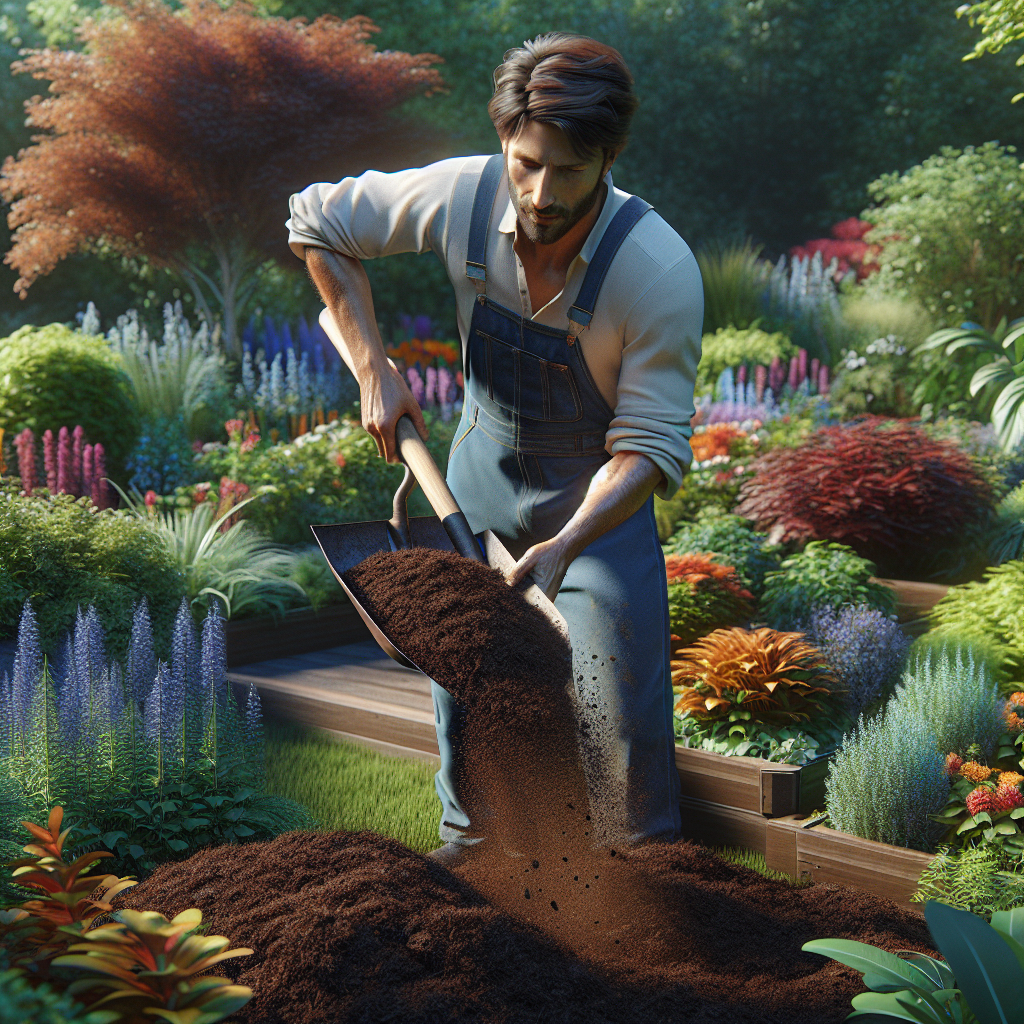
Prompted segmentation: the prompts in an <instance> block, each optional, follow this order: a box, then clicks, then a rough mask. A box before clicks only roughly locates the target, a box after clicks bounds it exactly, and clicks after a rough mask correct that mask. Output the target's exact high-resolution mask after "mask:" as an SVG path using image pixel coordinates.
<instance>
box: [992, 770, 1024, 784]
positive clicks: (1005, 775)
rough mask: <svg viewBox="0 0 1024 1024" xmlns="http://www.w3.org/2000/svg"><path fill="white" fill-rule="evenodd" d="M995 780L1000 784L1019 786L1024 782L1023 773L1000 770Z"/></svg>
mask: <svg viewBox="0 0 1024 1024" xmlns="http://www.w3.org/2000/svg"><path fill="white" fill-rule="evenodd" d="M996 781H997V782H998V783H999V785H1000V786H1019V785H1020V784H1021V783H1022V782H1024V775H1021V774H1019V773H1018V772H1000V773H999V778H998V779H997V780H996Z"/></svg>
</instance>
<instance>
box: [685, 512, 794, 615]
mask: <svg viewBox="0 0 1024 1024" xmlns="http://www.w3.org/2000/svg"><path fill="white" fill-rule="evenodd" d="M766 540H767V538H766V537H765V535H764V534H762V533H755V532H754V529H753V527H752V526H751V525H750V521H749V520H747V519H744V518H743V517H742V516H734V515H729V514H728V513H726V512H724V511H723V510H722V509H721V508H719V507H717V506H711V507H708V508H702V509H700V510H699V511H698V512H697V515H696V518H695V520H694V521H693V522H689V523H686V522H684V523H682V524H681V525H680V526H679V528H678V529H677V530H676V531H675V533H673V534H672V536H671V537H669V539H668V540H667V541H666V543H665V553H666V554H686V553H687V552H696V551H706V552H710V553H711V554H713V555H715V556H716V557H717V559H718V560H719V561H720V562H722V563H723V564H726V565H731V566H733V568H735V570H736V573H737V575H738V576H739V577H740V579H742V580H743V582H744V585H745V586H746V587H747V588H748V589H749V590H750V591H751V592H752V593H753V595H754V597H759V596H760V594H761V592H762V590H763V589H764V577H765V574H766V573H769V572H772V571H773V570H775V569H778V567H779V553H778V548H775V547H772V546H771V545H769V544H767V543H766Z"/></svg>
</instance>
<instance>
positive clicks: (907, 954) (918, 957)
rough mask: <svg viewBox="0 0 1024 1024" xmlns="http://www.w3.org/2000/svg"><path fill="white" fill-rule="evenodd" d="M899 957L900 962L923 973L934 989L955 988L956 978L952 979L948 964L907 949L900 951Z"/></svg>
mask: <svg viewBox="0 0 1024 1024" xmlns="http://www.w3.org/2000/svg"><path fill="white" fill-rule="evenodd" d="M899 955H900V959H901V960H903V961H905V962H906V963H909V964H913V965H914V966H915V967H917V968H919V969H920V970H922V971H924V973H925V974H927V975H928V979H929V980H930V981H931V982H932V983H933V984H934V985H935V987H936V989H951V988H956V978H954V977H953V972H952V971H951V970H950V969H949V964H947V963H946V962H945V961H944V960H936V959H935V958H934V957H931V956H926V955H925V954H924V953H915V952H914V951H913V950H909V949H901V950H900V951H899Z"/></svg>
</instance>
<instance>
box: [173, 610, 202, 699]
mask: <svg viewBox="0 0 1024 1024" xmlns="http://www.w3.org/2000/svg"><path fill="white" fill-rule="evenodd" d="M171 675H173V676H174V679H175V681H176V683H177V685H178V686H179V687H180V689H181V693H182V695H183V696H184V694H185V693H196V692H197V688H198V686H199V642H198V640H197V639H196V627H195V623H194V622H193V621H192V613H191V611H189V606H188V599H187V598H184V597H183V598H182V599H181V604H180V605H178V613H177V615H175V617H174V631H173V632H172V633H171Z"/></svg>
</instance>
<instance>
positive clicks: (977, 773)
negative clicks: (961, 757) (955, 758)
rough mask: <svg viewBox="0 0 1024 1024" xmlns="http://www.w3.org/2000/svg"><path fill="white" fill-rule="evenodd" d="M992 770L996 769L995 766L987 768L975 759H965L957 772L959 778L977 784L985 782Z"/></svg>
mask: <svg viewBox="0 0 1024 1024" xmlns="http://www.w3.org/2000/svg"><path fill="white" fill-rule="evenodd" d="M994 771H996V769H995V768H988V767H986V766H985V765H983V764H978V762H977V761H965V762H964V764H962V765H961V766H960V772H959V774H960V777H961V778H964V779H967V781H968V782H973V783H975V784H976V785H977V784H978V783H982V782H985V781H986V780H987V779H988V777H989V776H990V775H991V774H992V773H993V772H994Z"/></svg>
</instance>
